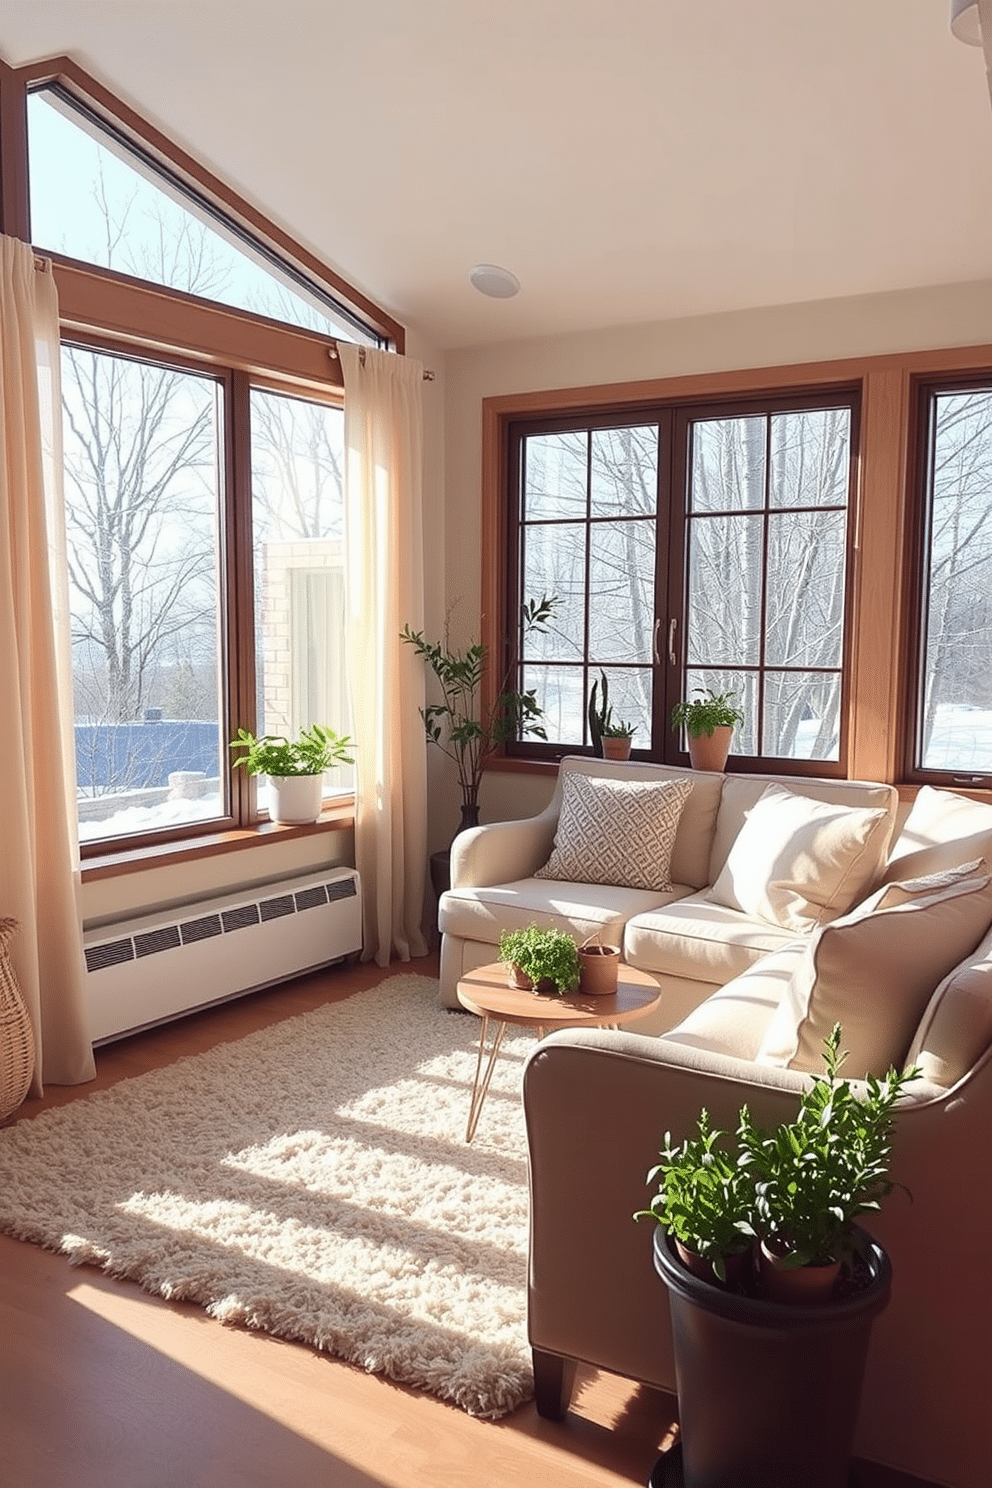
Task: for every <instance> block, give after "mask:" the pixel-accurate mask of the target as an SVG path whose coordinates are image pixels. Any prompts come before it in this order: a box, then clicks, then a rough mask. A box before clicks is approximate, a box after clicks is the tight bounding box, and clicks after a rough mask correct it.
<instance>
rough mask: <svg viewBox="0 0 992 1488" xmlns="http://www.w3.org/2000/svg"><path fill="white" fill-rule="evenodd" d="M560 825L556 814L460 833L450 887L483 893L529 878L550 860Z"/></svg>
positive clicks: (551, 812)
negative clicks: (485, 889)
mask: <svg viewBox="0 0 992 1488" xmlns="http://www.w3.org/2000/svg"><path fill="white" fill-rule="evenodd" d="M557 825H558V812H557V810H555V811H544V812H542V813H541V815H540V816H531V817H527V818H526V819H525V820H523V821H508V822H488V823H486V825H485V826H482V827H471V828H470V829H469V830H468V831H467V832H459V834H458V836H457V837H456V838H455V840H454V842H453V843H452V844H451V887H452V888H453V889H481V888H484V887H487V886H489V885H491V884H503V883H513V882H515V881H516V880H517V879H518V878H530V877H531V875H532V874H533V873H534V872H535V871H536V870H537V869H538V868H540V867H541V866H542V864H544V863H546V862H547V861H548V859H549V857H550V856H551V846H552V843H553V842H554V835H555V828H556V826H557Z"/></svg>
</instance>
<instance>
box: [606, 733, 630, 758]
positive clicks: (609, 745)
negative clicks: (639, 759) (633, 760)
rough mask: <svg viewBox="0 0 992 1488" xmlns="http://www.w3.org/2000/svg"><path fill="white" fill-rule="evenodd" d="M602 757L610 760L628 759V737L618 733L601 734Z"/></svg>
mask: <svg viewBox="0 0 992 1488" xmlns="http://www.w3.org/2000/svg"><path fill="white" fill-rule="evenodd" d="M603 758H604V759H610V760H625V759H630V739H629V738H622V737H621V736H620V735H619V734H614V735H612V736H611V735H609V734H604V735H603Z"/></svg>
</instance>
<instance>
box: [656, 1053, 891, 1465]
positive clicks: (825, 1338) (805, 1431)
mask: <svg viewBox="0 0 992 1488" xmlns="http://www.w3.org/2000/svg"><path fill="white" fill-rule="evenodd" d="M840 1038H841V1031H840V1028H839V1026H836V1027H835V1028H834V1029H833V1031H832V1032H831V1034H830V1036H829V1038H828V1039H827V1040H826V1061H825V1063H826V1073H825V1074H824V1075H822V1076H818V1077H816V1079H814V1080H813V1081H812V1082H811V1084H810V1085H809V1087H808V1088H807V1090H806V1091H805V1092H804V1094H803V1096H802V1097H801V1100H800V1106H799V1112H798V1114H797V1116H796V1119H795V1120H794V1121H790V1122H785V1123H782V1125H780V1126H779V1127H777V1128H775V1129H774V1130H772V1131H763V1130H761V1129H760V1128H758V1127H757V1126H755V1124H754V1123H753V1121H752V1119H751V1117H750V1113H749V1112H748V1110H747V1108H746V1107H745V1108H743V1109H742V1110H741V1112H740V1119H739V1125H738V1129H737V1132H736V1141H735V1144H733V1145H729V1146H728V1145H723V1146H719V1147H718V1145H717V1143H718V1139H719V1138H720V1137H721V1134H720V1133H715V1132H710V1130H709V1126H708V1120H704V1117H702V1116H701V1117H700V1124H699V1135H698V1136H697V1137H696V1138H695V1139H693V1140H691V1141H687V1142H684V1143H683V1144H682V1145H681V1147H678V1148H675V1147H673V1145H672V1141H671V1138H670V1137H669V1136H666V1150H665V1151H664V1152H663V1153H662V1158H663V1161H662V1163H661V1164H660V1165H659V1167H657V1168H655V1169H652V1171H651V1174H650V1175H649V1181H654V1180H655V1179H657V1178H658V1177H660V1178H661V1188H660V1192H659V1194H658V1195H657V1196H656V1197H655V1199H654V1201H653V1203H652V1206H651V1209H650V1210H648V1211H642V1212H646V1213H650V1214H651V1215H652V1216H653V1217H655V1218H657V1219H658V1220H659V1221H660V1222H659V1225H658V1228H657V1230H656V1231H655V1237H654V1258H655V1269H656V1270H657V1272H658V1274H659V1276H660V1277H661V1278H662V1280H663V1282H664V1283H665V1286H666V1287H667V1288H668V1294H669V1307H670V1313H671V1319H672V1339H673V1345H674V1354H675V1371H676V1381H677V1388H678V1396H679V1416H680V1421H681V1426H682V1440H681V1451H680V1454H679V1457H680V1460H679V1463H678V1465H677V1467H676V1464H675V1462H674V1460H671V1459H668V1460H666V1459H660V1460H659V1464H658V1467H657V1468H656V1472H655V1475H654V1476H653V1477H652V1483H658V1484H660V1483H662V1482H665V1481H668V1480H669V1478H671V1480H672V1481H675V1477H674V1474H675V1473H676V1471H677V1472H679V1473H681V1477H679V1478H678V1481H679V1482H684V1483H685V1485H686V1488H702V1485H704V1484H705V1485H706V1488H731V1485H737V1484H739V1483H742V1482H756V1483H761V1484H762V1485H763V1488H791V1485H792V1484H795V1483H810V1484H813V1485H816V1488H846V1484H847V1482H848V1472H849V1462H850V1452H851V1443H852V1441H853V1438H854V1430H855V1426H856V1424H857V1415H858V1403H859V1400H860V1393H861V1379H862V1376H863V1373H864V1365H865V1359H866V1356H867V1352H868V1342H869V1337H870V1333H871V1327H872V1323H873V1321H874V1319H875V1317H876V1316H877V1314H878V1313H879V1312H881V1311H882V1310H883V1309H884V1307H885V1306H886V1304H887V1302H888V1299H889V1292H890V1289H891V1279H892V1272H891V1266H890V1264H889V1260H888V1257H887V1256H886V1254H885V1252H884V1251H883V1250H882V1248H881V1246H879V1245H878V1244H877V1243H876V1242H875V1241H874V1240H872V1239H871V1237H870V1236H869V1235H868V1234H867V1233H866V1232H865V1231H863V1230H862V1229H861V1228H860V1227H859V1226H858V1225H857V1223H856V1218H857V1216H858V1215H860V1214H864V1213H866V1212H868V1211H871V1210H873V1209H877V1208H878V1207H879V1206H880V1203H881V1201H882V1199H883V1198H884V1197H886V1195H887V1194H889V1193H890V1192H891V1190H892V1188H893V1186H894V1185H893V1183H892V1182H891V1180H890V1179H889V1177H888V1164H889V1156H890V1151H891V1138H892V1120H893V1108H894V1106H895V1102H896V1101H897V1099H898V1097H899V1095H900V1094H901V1093H902V1091H903V1089H904V1087H905V1085H906V1084H907V1082H908V1081H910V1080H912V1079H915V1078H916V1076H917V1073H918V1071H916V1070H915V1069H914V1070H906V1071H903V1072H902V1073H897V1072H896V1071H895V1070H890V1071H889V1073H888V1075H887V1076H886V1077H885V1079H884V1080H879V1079H876V1078H875V1077H869V1078H868V1079H867V1080H866V1081H865V1082H864V1086H863V1088H862V1090H861V1091H855V1090H854V1089H853V1087H852V1085H851V1084H850V1082H848V1081H846V1080H842V1079H840V1077H839V1074H838V1071H839V1068H840V1065H841V1063H842V1060H843V1056H842V1054H841V1053H840ZM710 1197H712V1198H713V1199H714V1201H715V1205H718V1204H719V1203H720V1202H722V1201H724V1200H725V1201H726V1203H727V1205H728V1209H727V1214H726V1216H725V1218H726V1219H727V1220H728V1222H729V1221H731V1220H732V1221H733V1223H732V1225H730V1224H728V1226H727V1227H726V1229H724V1230H723V1231H721V1223H720V1221H719V1220H718V1219H716V1218H715V1217H714V1213H713V1207H714V1206H711V1205H710V1204H709V1202H708V1200H709V1198H710ZM748 1229H750V1230H752V1231H753V1232H754V1234H755V1236H756V1238H757V1240H758V1241H759V1242H760V1243H761V1244H763V1245H765V1247H766V1248H768V1249H769V1250H770V1251H771V1253H772V1254H773V1256H774V1257H775V1270H774V1271H773V1272H772V1273H771V1275H772V1279H771V1280H770V1281H769V1279H768V1277H769V1269H768V1267H767V1266H765V1267H761V1266H760V1265H756V1266H755V1267H754V1268H753V1269H749V1270H748V1271H747V1273H746V1274H745V1276H744V1277H743V1279H741V1280H739V1281H738V1282H737V1283H736V1284H731V1285H728V1286H721V1285H718V1284H717V1281H716V1280H714V1279H713V1278H706V1277H705V1276H704V1275H700V1274H697V1273H698V1271H699V1269H700V1268H698V1267H692V1269H690V1266H689V1265H687V1264H686V1263H685V1262H684V1261H683V1260H682V1259H681V1258H680V1255H679V1253H678V1250H677V1249H676V1245H675V1242H676V1239H678V1240H679V1241H680V1242H681V1243H682V1244H683V1245H685V1246H687V1247H688V1248H689V1249H690V1250H693V1251H695V1252H697V1253H698V1254H701V1255H703V1256H704V1257H705V1258H707V1259H709V1260H710V1262H711V1264H712V1265H713V1269H714V1271H715V1272H716V1271H717V1267H718V1264H719V1261H720V1255H721V1247H730V1249H731V1251H732V1249H733V1247H734V1245H735V1244H736V1241H735V1238H734V1234H733V1233H732V1232H733V1231H736V1233H738V1234H740V1235H742V1236H743V1235H745V1234H746V1233H747V1231H748ZM707 1252H708V1254H707ZM726 1254H727V1250H726V1249H724V1250H723V1255H724V1270H725V1274H727V1276H728V1279H729V1268H728V1267H727V1266H726V1262H725V1257H726ZM827 1260H829V1262H830V1267H831V1269H832V1267H833V1264H834V1263H835V1262H839V1268H838V1271H839V1275H835V1276H832V1277H831V1280H830V1286H829V1290H827V1291H826V1292H824V1291H823V1289H822V1288H821V1289H820V1294H819V1296H816V1297H815V1298H811V1297H810V1296H809V1294H805V1295H803V1294H801V1295H800V1297H799V1298H795V1297H792V1298H789V1299H788V1300H782V1293H781V1291H780V1289H779V1281H780V1275H779V1270H780V1268H783V1267H784V1269H785V1270H787V1271H792V1272H793V1273H795V1274H801V1273H803V1272H805V1271H808V1272H813V1273H815V1272H817V1271H822V1270H823V1269H825V1268H824V1264H823V1263H824V1262H826V1261H827ZM718 1274H719V1273H718V1272H717V1275H718ZM663 1464H664V1467H663Z"/></svg>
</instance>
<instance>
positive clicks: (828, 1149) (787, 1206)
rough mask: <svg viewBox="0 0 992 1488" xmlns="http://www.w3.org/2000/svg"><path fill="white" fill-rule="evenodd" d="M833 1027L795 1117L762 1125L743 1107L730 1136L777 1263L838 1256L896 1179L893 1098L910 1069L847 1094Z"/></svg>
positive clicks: (871, 1079)
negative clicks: (892, 1173)
mask: <svg viewBox="0 0 992 1488" xmlns="http://www.w3.org/2000/svg"><path fill="white" fill-rule="evenodd" d="M840 1040H841V1028H840V1024H839V1023H837V1024H834V1027H833V1029H832V1030H831V1032H830V1034H829V1035H828V1036H827V1038H826V1039H825V1040H824V1048H825V1053H824V1063H825V1065H826V1074H824V1075H819V1076H817V1078H816V1079H815V1080H814V1081H813V1083H812V1085H811V1086H810V1087H809V1089H808V1090H807V1091H806V1092H805V1093H804V1095H803V1097H802V1101H801V1104H800V1107H799V1114H798V1116H797V1117H796V1119H795V1121H791V1122H785V1123H783V1124H782V1125H781V1126H778V1127H776V1128H775V1129H774V1130H773V1131H763V1130H762V1129H761V1128H759V1127H757V1126H756V1125H755V1124H754V1122H753V1120H752V1119H751V1114H750V1112H749V1110H748V1108H747V1107H746V1106H744V1107H743V1108H742V1110H741V1113H740V1124H739V1126H738V1131H737V1140H738V1144H739V1148H740V1162H741V1164H742V1167H743V1169H744V1171H745V1173H746V1174H747V1177H748V1181H749V1183H750V1185H751V1187H752V1188H753V1191H754V1220H753V1223H754V1227H755V1229H756V1230H757V1232H758V1234H759V1235H760V1236H761V1238H762V1239H763V1240H764V1241H765V1243H766V1245H769V1246H771V1247H773V1248H774V1249H775V1250H776V1253H777V1254H779V1255H780V1256H781V1264H782V1265H784V1266H786V1267H795V1266H818V1265H826V1264H828V1263H829V1262H831V1261H842V1262H846V1261H848V1260H849V1258H850V1256H851V1254H852V1252H853V1251H855V1250H856V1249H857V1248H858V1246H857V1241H858V1238H859V1234H858V1231H857V1230H856V1229H855V1226H854V1222H855V1220H856V1219H857V1217H858V1215H860V1214H865V1213H868V1212H869V1211H872V1210H877V1209H879V1208H880V1207H881V1202H882V1200H883V1199H884V1198H887V1197H888V1195H889V1194H890V1193H891V1192H892V1190H893V1188H894V1187H896V1185H895V1184H894V1183H893V1182H892V1180H891V1179H890V1178H889V1176H888V1172H889V1160H890V1156H891V1151H892V1125H893V1122H892V1118H893V1110H894V1107H895V1103H896V1101H897V1099H898V1098H899V1096H900V1094H901V1093H902V1091H903V1090H904V1088H905V1087H906V1085H907V1084H908V1083H909V1082H910V1081H912V1080H915V1079H918V1078H919V1075H920V1070H919V1068H918V1067H914V1068H913V1069H910V1070H904V1071H902V1072H901V1073H897V1072H896V1071H895V1070H894V1069H890V1070H889V1072H888V1074H887V1075H886V1076H885V1078H884V1079H882V1080H879V1079H877V1078H876V1077H875V1076H874V1075H869V1076H868V1078H867V1079H866V1080H865V1082H864V1092H865V1093H864V1094H863V1095H861V1096H859V1095H856V1094H855V1092H854V1089H853V1088H852V1083H851V1081H849V1080H845V1079H841V1078H840V1076H839V1070H840V1067H841V1065H842V1064H843V1062H844V1058H845V1057H846V1056H845V1055H844V1054H842V1053H841V1052H840Z"/></svg>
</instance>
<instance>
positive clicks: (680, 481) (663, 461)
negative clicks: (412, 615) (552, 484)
mask: <svg viewBox="0 0 992 1488" xmlns="http://www.w3.org/2000/svg"><path fill="white" fill-rule="evenodd" d="M859 392H860V390H859V387H858V386H857V385H856V384H853V385H852V384H847V385H842V386H838V385H835V384H827V385H823V386H820V387H818V388H816V389H815V390H810V389H808V388H795V389H790V390H788V391H779V392H777V393H775V394H763V395H749V396H746V397H742V396H740V395H735V396H734V397H732V398H730V399H719V400H717V399H705V400H702V401H700V400H691V401H690V400H671V401H668V402H665V403H663V404H659V405H657V406H654V407H647V408H646V407H640V408H639V409H638V410H637V418H636V422H637V423H638V424H642V425H652V426H653V425H657V427H658V453H659V460H658V477H657V478H658V496H657V503H656V510H655V519H654V520H655V531H656V536H657V548H656V555H655V574H654V596H655V609H654V630H653V634H654V642H653V652H654V656H653V662H652V661H651V660H648V661H646V662H639V663H637V666H638V667H639V668H646V667H650V668H651V670H652V672H653V689H652V692H653V702H654V707H653V716H652V724H651V727H652V740H651V742H650V743H649V744H648V746H647V747H644V746H643V745H642V746H641V747H639V748H638V747H635V749H634V750H633V751H632V754H633V756H634V757H635V758H642V759H655V760H659V761H663V762H665V763H667V764H679V765H687V763H688V758H689V756H688V753H687V751H686V750H684V749H682V748H681V744H680V741H679V740H678V739H676V737H675V735H674V734H673V733H672V730H671V729H670V727H669V724H668V719H669V716H670V714H671V710H672V707H673V706H674V705H675V703H676V702H677V701H678V700H679V699H680V697H681V696H682V695H683V691H684V688H685V683H684V675H685V671H686V667H687V661H686V656H685V647H686V606H687V602H688V594H687V587H686V586H687V578H688V548H687V543H688V533H689V529H690V525H691V523H692V521H693V520H695V519H696V518H694V517H693V514H692V513H691V512H690V511H689V510H688V505H687V490H688V483H689V479H690V476H689V437H690V430H691V426H692V425H693V423H695V422H697V421H700V420H708V419H716V418H719V419H728V418H743V417H759V418H762V419H763V420H765V422H766V425H768V427H769V428H770V420H771V418H772V417H773V416H774V415H775V414H776V413H781V412H785V411H802V410H804V409H812V410H816V409H821V408H828V407H834V406H842V407H846V408H848V409H849V410H850V415H851V424H850V429H851V439H850V458H849V464H850V471H849V479H848V487H847V489H848V494H849V497H850V498H851V499H850V500H849V502H848V503H846V504H845V575H844V593H845V597H844V644H843V651H842V655H841V660H840V665H839V666H838V667H837V668H830V670H831V671H832V672H833V671H837V672H839V674H840V678H841V697H840V704H839V707H840V738H839V741H838V757H837V759H836V760H833V759H806V758H804V757H795V758H793V757H791V756H782V755H768V754H756V755H740V754H738V755H737V756H736V758H735V762H734V763H735V768H737V769H743V770H750V771H754V772H756V773H763V772H764V773H773V772H781V770H782V769H783V768H788V769H789V770H790V771H793V772H794V773H796V774H807V775H820V776H824V775H826V776H843V774H844V771H845V764H846V748H847V728H846V719H847V711H846V706H845V701H846V695H847V691H848V679H849V674H850V666H851V656H852V647H851V638H850V632H851V626H850V621H849V616H850V602H851V591H852V581H851V570H852V567H853V558H852V547H853V532H854V527H855V522H854V512H853V492H854V490H855V487H856V469H857V450H858V427H859V413H860V409H859ZM633 423H635V420H634V419H633V418H632V417H630V416H628V413H627V410H625V409H619V410H617V409H613V408H611V409H609V410H605V411H603V412H602V413H601V414H596V415H594V416H589V415H585V416H577V415H566V416H564V417H558V418H555V417H550V416H545V417H543V418H538V419H536V420H534V419H530V420H515V421H512V422H511V423H510V425H509V428H508V439H509V449H508V459H507V472H508V486H507V503H506V512H507V516H506V521H507V539H506V549H507V554H508V562H507V593H506V600H505V608H506V613H507V614H508V615H517V614H519V612H520V606H521V603H522V599H523V595H522V592H521V578H520V562H521V550H522V548H523V546H524V542H525V533H526V531H527V530H528V529H529V528H530V526H531V522H529V521H528V519H527V516H526V513H525V511H524V501H523V492H522V490H521V481H520V474H521V471H522V468H523V464H524V460H523V453H524V445H525V441H526V440H527V439H528V438H532V437H539V436H540V435H542V434H545V433H547V434H556V433H565V432H577V433H581V434H584V435H589V434H591V433H592V432H593V431H598V430H601V429H609V428H618V427H619V428H623V427H628V426H630V425H632V424H633ZM766 475H767V472H766ZM752 515H754V516H760V517H761V518H762V521H763V523H765V524H767V521H768V517H769V510H768V509H763V510H762V511H761V512H757V511H756V512H755V513H753V514H752ZM554 520H555V519H553V518H549V519H545V518H543V517H542V518H541V519H540V520H539V521H538V522H536V523H535V524H534V525H537V526H543V525H545V521H549V522H551V523H552V524H553V522H554ZM625 520H627V519H626V518H625V517H616V518H610V517H605V518H604V517H593V516H591V515H590V514H589V513H588V511H587V513H586V515H585V516H584V517H580V516H578V514H576V515H575V516H570V517H568V518H567V519H566V521H567V525H569V526H576V525H577V526H584V527H585V528H586V533H587V536H586V554H587V562H588V554H589V552H590V551H591V546H592V539H591V535H590V529H591V528H594V527H598V526H601V525H604V524H607V523H609V522H611V521H618V522H622V521H625ZM511 527H512V531H511V530H510V529H511ZM762 575H763V578H762V587H763V590H764V589H765V588H766V580H767V555H766V556H765V558H764V559H763V564H762ZM531 597H532V598H533V596H531ZM589 602H590V601H589V592H588V586H587V588H586V595H585V617H584V618H585V622H586V632H587V633H588V618H589V617H588V610H589ZM672 625H674V626H675V627H676V630H675V633H676V635H677V637H678V640H677V660H676V661H675V662H672V661H671V659H670V653H669V648H668V646H667V645H660V644H659V642H658V637H659V635H660V634H661V632H662V630H663V631H664V635H665V636H666V637H667V636H668V635H670V634H671V633H672V632H671V629H670V627H671V626H672ZM518 639H519V638H518V637H514V640H518ZM504 654H505V655H506V656H507V657H508V658H509V656H510V654H511V644H510V641H509V638H508V639H507V642H506V643H505V653H504ZM562 665H563V666H565V667H566V668H570V667H572V666H574V667H576V668H581V670H582V672H583V674H584V677H585V679H586V682H587V683H588V675H589V672H590V669H591V670H592V671H595V670H596V669H597V667H598V666H599V663H598V662H592V663H591V662H590V661H589V659H588V656H586V655H583V657H582V659H581V660H580V661H576V662H575V663H563V664H562ZM605 665H606V671H607V673H609V670H610V667H609V665H608V664H605ZM711 669H712V670H717V671H719V670H724V668H721V667H719V666H717V665H716V664H714V666H713V668H711ZM551 670H555V665H554V664H553V663H552V664H551ZM621 670H622V668H621ZM726 670H730V671H735V670H737V668H736V667H729V668H726ZM744 670H747V671H755V672H756V673H758V675H759V691H758V697H759V709H760V698H761V696H762V690H763V686H764V677H765V673H766V672H769V671H776V670H777V668H775V667H772V666H768V665H766V663H765V662H764V660H763V659H762V660H761V661H760V662H759V663H758V664H757V665H756V666H754V667H747V668H744ZM587 693H588V687H587V686H586V687H585V688H584V689H583V695H587ZM758 722H759V723H760V719H759V720H758ZM581 747H582V746H581V745H580V744H574V745H569V746H562V745H560V744H558V745H555V744H541V743H539V742H535V741H532V740H530V739H525V740H522V741H509V742H508V744H507V746H506V748H505V751H504V753H505V755H506V757H507V758H520V757H523V758H526V757H528V756H529V757H532V758H537V759H541V758H544V759H560V758H561V756H562V754H563V753H564V752H567V751H568V750H569V749H575V748H581Z"/></svg>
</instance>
